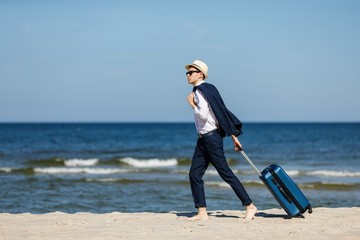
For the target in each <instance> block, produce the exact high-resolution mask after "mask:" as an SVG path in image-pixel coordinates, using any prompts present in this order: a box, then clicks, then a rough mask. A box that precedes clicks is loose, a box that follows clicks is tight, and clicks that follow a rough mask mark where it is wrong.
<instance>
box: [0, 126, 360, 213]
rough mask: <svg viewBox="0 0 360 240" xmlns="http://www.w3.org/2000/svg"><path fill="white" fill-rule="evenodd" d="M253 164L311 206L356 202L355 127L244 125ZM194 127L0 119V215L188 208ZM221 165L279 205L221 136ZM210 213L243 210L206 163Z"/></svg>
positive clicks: (359, 153)
mask: <svg viewBox="0 0 360 240" xmlns="http://www.w3.org/2000/svg"><path fill="white" fill-rule="evenodd" d="M243 131H244V134H243V135H241V136H240V141H241V142H242V144H243V147H244V150H245V152H246V153H247V155H248V156H249V157H250V158H251V159H252V160H253V162H254V163H255V164H256V166H257V167H258V168H259V169H260V170H262V169H263V168H265V167H266V166H268V165H270V164H272V163H277V164H279V165H281V166H282V167H283V168H284V169H285V171H286V172H287V173H288V174H289V175H290V176H291V177H292V178H293V180H294V181H295V182H296V183H297V184H298V186H299V187H300V188H301V189H302V190H303V192H304V194H305V195H306V196H307V197H308V199H309V201H310V202H311V204H312V206H313V207H331V208H332V207H351V206H355V207H360V123H245V124H244V127H243ZM196 140H197V135H196V131H195V127H194V124H193V123H128V124H127V123H114V124H112V123H97V124H93V123H85V124H80V123H66V124H60V123H49V124H44V123H32V124H25V123H21V124H20V123H12V124H5V123H3V124H0V196H1V197H0V212H2V213H24V212H30V213H47V212H53V211H61V212H68V213H74V212H93V213H106V212H113V211H120V212H143V211H149V212H169V211H193V210H195V209H194V206H193V201H192V197H191V192H190V186H189V180H188V170H189V168H190V164H191V157H192V153H193V150H194V146H195V144H196ZM224 145H225V152H226V157H227V160H228V163H229V165H230V167H231V168H232V169H233V171H234V173H235V174H236V175H237V176H238V178H239V179H240V181H241V182H242V183H243V184H244V186H245V188H246V189H247V191H248V193H249V195H250V197H251V198H252V200H253V201H254V203H255V204H256V205H257V207H258V208H259V209H268V208H280V206H279V205H278V203H277V202H276V201H275V200H274V198H273V197H272V195H271V194H270V192H268V190H267V189H266V187H265V186H264V185H263V184H262V182H261V181H260V179H259V178H258V176H257V175H256V173H255V171H254V170H253V169H252V168H251V167H250V166H249V164H248V163H247V162H246V161H245V159H243V157H242V155H241V154H240V153H236V152H234V151H233V146H232V142H231V139H230V138H226V139H225V144H224ZM204 180H205V191H206V196H207V204H208V209H209V210H234V209H243V207H242V206H241V202H240V201H239V200H238V199H237V198H236V195H235V194H234V192H233V191H232V189H231V188H230V187H229V186H228V185H227V184H226V183H225V182H223V181H222V180H221V178H220V177H219V175H218V174H217V173H216V171H215V169H214V168H213V167H212V166H210V167H209V169H208V170H207V172H206V174H205V176H204Z"/></svg>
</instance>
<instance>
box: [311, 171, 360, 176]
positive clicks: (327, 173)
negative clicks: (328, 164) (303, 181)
mask: <svg viewBox="0 0 360 240" xmlns="http://www.w3.org/2000/svg"><path fill="white" fill-rule="evenodd" d="M307 174H308V175H318V176H326V177H360V172H349V171H328V170H321V171H313V172H309V173H307Z"/></svg>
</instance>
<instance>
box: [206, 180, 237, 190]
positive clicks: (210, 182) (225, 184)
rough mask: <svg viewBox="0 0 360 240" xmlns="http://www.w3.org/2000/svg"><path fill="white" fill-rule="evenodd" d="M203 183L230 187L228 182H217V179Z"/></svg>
mask: <svg viewBox="0 0 360 240" xmlns="http://www.w3.org/2000/svg"><path fill="white" fill-rule="evenodd" d="M205 185H208V186H215V187H223V188H231V186H230V185H229V184H227V183H226V182H218V181H205Z"/></svg>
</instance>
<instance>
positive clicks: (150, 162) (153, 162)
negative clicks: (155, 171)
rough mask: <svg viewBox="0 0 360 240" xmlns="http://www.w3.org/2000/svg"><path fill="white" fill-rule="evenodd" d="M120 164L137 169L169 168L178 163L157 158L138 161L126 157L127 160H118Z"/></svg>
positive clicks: (173, 159)
mask: <svg viewBox="0 0 360 240" xmlns="http://www.w3.org/2000/svg"><path fill="white" fill-rule="evenodd" d="M120 162H123V163H126V164H128V165H130V166H133V167H139V168H151V167H171V166H176V165H177V164H178V161H177V160H176V159H175V158H171V159H166V160H160V159H157V158H154V159H147V160H140V159H136V158H130V157H128V158H122V159H120Z"/></svg>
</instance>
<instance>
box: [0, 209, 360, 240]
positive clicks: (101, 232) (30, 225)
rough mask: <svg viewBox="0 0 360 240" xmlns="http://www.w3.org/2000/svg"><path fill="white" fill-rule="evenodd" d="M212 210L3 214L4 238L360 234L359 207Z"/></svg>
mask: <svg viewBox="0 0 360 240" xmlns="http://www.w3.org/2000/svg"><path fill="white" fill-rule="evenodd" d="M244 213H245V212H244V211H211V212H210V218H209V220H207V221H195V222H191V221H188V220H187V218H188V217H189V216H191V215H192V214H193V213H191V212H169V213H147V212H145V213H120V212H113V213H107V214H93V213H76V214H68V213H62V212H54V213H48V214H29V213H23V214H8V213H2V214H0V239H6V240H11V239H36V240H38V239H47V240H49V239H62V240H64V239H268V238H269V237H270V238H271V239H317V240H318V239H360V208H358V207H356V208H355V207H353V208H315V209H314V213H313V214H308V213H306V214H305V218H292V219H288V218H287V217H286V214H285V212H284V211H283V210H281V209H269V210H259V211H258V213H257V215H256V217H255V219H254V220H252V221H245V220H243V219H242V218H243V216H244Z"/></svg>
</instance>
